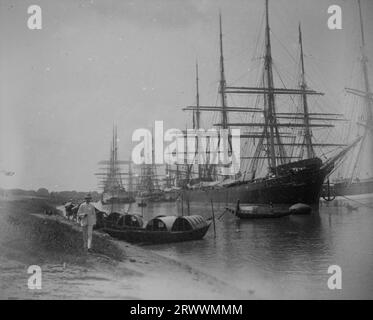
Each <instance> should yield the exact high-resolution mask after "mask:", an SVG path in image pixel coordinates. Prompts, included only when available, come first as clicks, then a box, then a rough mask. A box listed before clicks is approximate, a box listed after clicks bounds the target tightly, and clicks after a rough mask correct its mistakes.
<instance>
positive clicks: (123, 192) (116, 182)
mask: <svg viewBox="0 0 373 320" xmlns="http://www.w3.org/2000/svg"><path fill="white" fill-rule="evenodd" d="M99 165H101V167H100V169H101V172H97V173H95V175H96V176H98V178H99V187H101V188H102V189H103V192H102V196H101V201H102V203H103V204H114V203H132V202H135V197H134V191H133V174H132V168H131V161H123V160H118V137H117V128H116V127H114V129H113V140H112V143H111V147H110V159H109V160H103V161H100V162H99ZM123 165H128V172H123V170H122V166H123ZM123 180H127V189H126V188H125V187H124V183H123Z"/></svg>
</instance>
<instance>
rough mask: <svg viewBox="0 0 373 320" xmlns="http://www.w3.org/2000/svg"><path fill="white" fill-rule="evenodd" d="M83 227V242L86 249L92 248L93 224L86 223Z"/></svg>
mask: <svg viewBox="0 0 373 320" xmlns="http://www.w3.org/2000/svg"><path fill="white" fill-rule="evenodd" d="M82 229H83V244H84V249H91V247H92V232H93V225H89V224H88V225H86V226H83V227H82Z"/></svg>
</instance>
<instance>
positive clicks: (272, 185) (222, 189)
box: [175, 0, 359, 208]
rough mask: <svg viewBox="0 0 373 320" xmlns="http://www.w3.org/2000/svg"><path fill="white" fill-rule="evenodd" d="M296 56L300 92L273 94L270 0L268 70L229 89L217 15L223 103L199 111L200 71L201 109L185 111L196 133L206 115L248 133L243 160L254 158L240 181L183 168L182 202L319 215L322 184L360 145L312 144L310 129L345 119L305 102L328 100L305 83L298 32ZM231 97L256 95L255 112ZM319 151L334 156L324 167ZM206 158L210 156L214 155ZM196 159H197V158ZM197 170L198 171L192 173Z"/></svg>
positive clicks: (213, 168) (217, 170) (244, 165)
mask: <svg viewBox="0 0 373 320" xmlns="http://www.w3.org/2000/svg"><path fill="white" fill-rule="evenodd" d="M299 50H300V61H299V66H300V72H299V74H300V79H299V87H298V88H296V89H289V88H286V87H285V85H284V87H283V88H277V87H275V85H274V70H273V59H272V48H271V32H270V26H269V10H268V0H266V1H265V44H264V52H263V56H262V57H263V61H264V64H263V65H262V67H261V71H262V72H261V76H260V78H259V81H258V85H257V86H255V87H243V86H228V85H227V83H226V77H225V66H224V56H223V35H222V19H221V15H220V85H219V96H220V103H221V104H220V105H215V106H201V105H200V103H199V89H198V83H199V82H198V80H199V78H198V65H197V77H196V80H197V81H196V84H197V95H196V98H197V99H196V100H197V103H196V105H195V106H189V107H186V108H184V110H186V111H192V112H193V128H194V129H196V130H199V129H200V128H201V127H200V114H201V112H215V113H216V112H218V113H220V123H215V124H214V126H217V127H218V128H221V129H227V130H229V132H231V131H230V130H231V129H232V128H234V127H239V128H245V129H246V130H247V129H249V130H250V131H248V132H244V133H243V134H241V139H242V141H245V142H247V143H245V144H247V145H248V146H249V147H248V148H246V154H247V153H249V155H246V156H243V157H241V165H240V168H241V169H240V172H239V173H238V174H236V175H235V176H226V175H224V174H222V173H221V172H222V171H221V167H222V166H221V165H220V166H219V165H216V164H209V163H204V164H197V165H191V166H185V165H184V166H183V165H178V166H177V168H176V169H175V171H176V170H180V167H184V168H185V167H186V169H185V170H184V172H183V174H184V181H185V182H184V184H183V197H184V199H187V200H188V201H190V202H193V201H196V202H206V201H209V200H210V199H211V200H213V201H215V202H225V203H236V202H237V200H240V203H258V204H259V203H260V204H288V205H292V204H295V203H299V202H300V203H305V204H308V205H311V206H313V207H316V208H317V207H318V206H319V198H320V195H321V192H322V186H323V183H324V181H325V179H326V178H327V177H328V176H329V175H330V174H331V172H332V171H333V170H334V169H335V167H336V166H337V165H338V164H339V163H340V162H341V161H342V160H343V158H344V157H345V155H346V154H347V153H348V152H349V150H351V149H352V148H353V147H354V146H355V145H356V144H357V143H358V141H359V138H357V139H356V140H355V141H354V142H353V143H351V144H349V145H346V144H337V143H324V142H320V141H315V140H316V139H315V135H314V132H313V129H315V128H317V129H330V128H333V127H334V125H333V124H331V122H335V121H341V120H344V119H343V118H342V115H340V114H335V113H334V114H331V113H319V112H314V111H310V106H309V102H308V97H309V96H321V95H323V93H320V92H317V91H314V90H311V89H310V88H309V87H308V86H307V84H306V77H305V62H304V54H303V43H302V32H301V26H300V25H299ZM280 79H281V78H280ZM228 94H231V95H239V96H241V97H242V95H255V96H256V100H255V101H254V103H255V104H256V105H255V107H247V106H229V105H228V102H227V95H228ZM280 95H281V98H283V97H284V96H287V97H290V99H291V100H290V102H289V104H291V108H289V107H290V106H289V105H288V106H285V107H287V109H285V110H284V109H281V110H280V109H279V108H278V104H277V100H279V96H280ZM294 97H297V98H299V103H295V102H294V100H295V99H293V98H294ZM232 100H233V99H232ZM291 101H293V102H291ZM297 101H298V100H297ZM232 113H236V114H240V115H241V118H240V119H241V122H237V123H235V122H230V119H229V117H230V114H232ZM228 115H229V116H228ZM242 119H244V120H242ZM320 136H322V135H320ZM219 139H220V138H219ZM219 142H220V140H219ZM245 144H244V145H245ZM241 145H242V144H241ZM229 147H230V150H229V153H231V151H232V149H231V145H229ZM322 148H328V154H331V153H332V152H333V153H332V156H330V157H329V158H326V157H323V160H322V159H321V158H320V157H318V156H317V154H320V155H321V154H323V152H322V151H320V150H322ZM197 150H198V147H197ZM207 151H208V152H207V154H209V150H207ZM317 151H319V153H318V152H317ZM250 152H251V153H250ZM186 153H188V152H186ZM242 153H243V152H241V154H242ZM197 157H198V152H196V158H197ZM196 166H197V167H198V170H194V169H193V167H196ZM244 169H246V170H244Z"/></svg>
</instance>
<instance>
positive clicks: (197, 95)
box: [194, 61, 202, 179]
mask: <svg viewBox="0 0 373 320" xmlns="http://www.w3.org/2000/svg"><path fill="white" fill-rule="evenodd" d="M196 107H197V111H196V123H195V128H194V129H195V130H196V131H197V143H196V145H197V148H196V149H197V155H198V161H199V154H200V150H199V129H200V125H201V111H200V108H199V107H200V105H199V78H198V61H197V62H196ZM201 169H202V168H201V164H200V163H198V179H201V175H202V174H201Z"/></svg>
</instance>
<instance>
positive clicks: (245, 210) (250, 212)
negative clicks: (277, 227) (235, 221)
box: [226, 202, 291, 219]
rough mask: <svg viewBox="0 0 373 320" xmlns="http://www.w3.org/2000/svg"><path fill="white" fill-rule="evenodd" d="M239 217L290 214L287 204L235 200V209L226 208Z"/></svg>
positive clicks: (271, 216)
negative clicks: (245, 202) (247, 202)
mask: <svg viewBox="0 0 373 320" xmlns="http://www.w3.org/2000/svg"><path fill="white" fill-rule="evenodd" d="M226 209H227V210H228V211H229V212H231V213H233V214H234V215H235V216H236V217H238V218H240V219H271V218H272V219H273V218H282V217H285V216H288V215H290V214H291V212H290V211H289V207H288V206H287V205H276V206H274V205H266V204H243V205H241V204H240V203H239V202H237V206H236V208H235V209H232V208H226Z"/></svg>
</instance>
